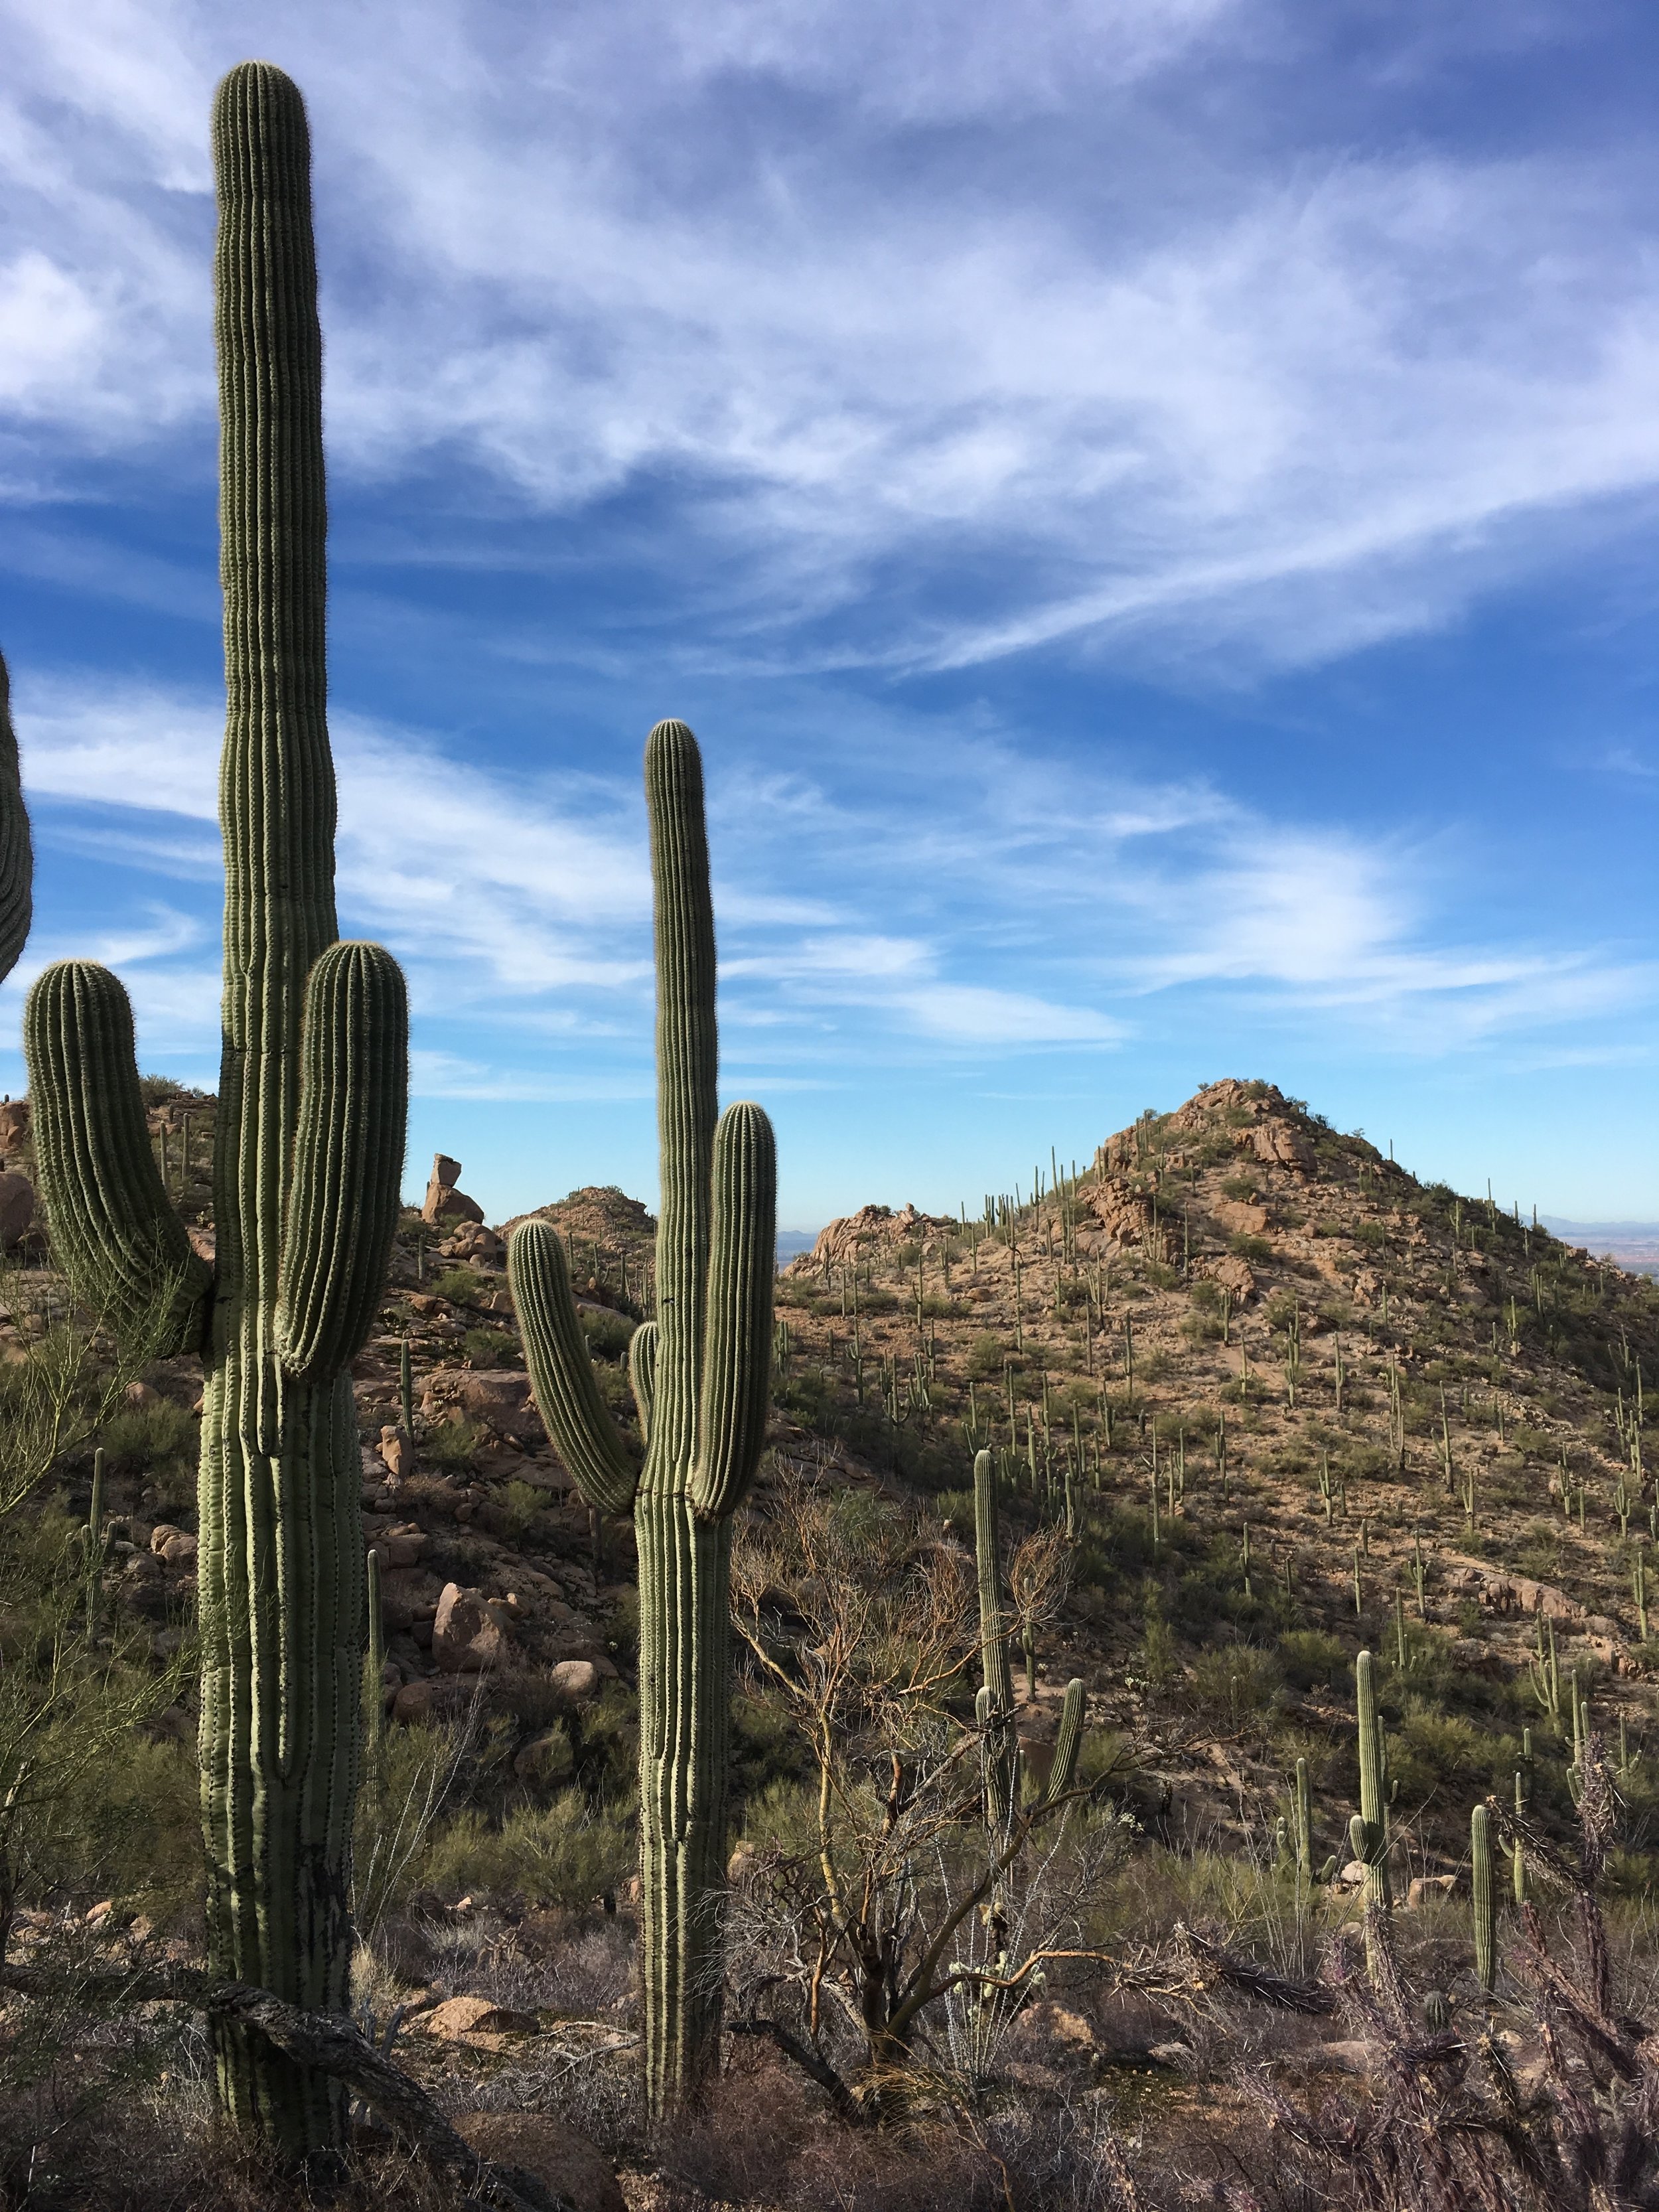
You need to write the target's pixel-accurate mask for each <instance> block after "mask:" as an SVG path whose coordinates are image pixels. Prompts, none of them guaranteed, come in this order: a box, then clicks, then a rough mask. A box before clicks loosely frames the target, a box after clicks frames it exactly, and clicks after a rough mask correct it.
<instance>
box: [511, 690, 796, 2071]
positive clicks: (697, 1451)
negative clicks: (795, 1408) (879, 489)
mask: <svg viewBox="0 0 1659 2212" xmlns="http://www.w3.org/2000/svg"><path fill="white" fill-rule="evenodd" d="M645 790H646V804H647V811H648V813H649V816H650V823H651V870H652V884H653V896H654V906H655V937H656V962H657V1124H658V1135H659V1144H660V1148H661V1172H662V1212H661V1215H660V1218H659V1226H658V1231H657V1294H658V1296H657V1303H658V1319H657V1320H656V1322H646V1323H645V1324H644V1325H643V1326H641V1328H639V1329H637V1330H636V1331H635V1335H634V1340H633V1343H632V1345H631V1346H630V1347H629V1369H630V1372H631V1375H632V1377H633V1383H634V1392H635V1399H636V1401H637V1402H638V1406H639V1411H640V1420H641V1426H642V1428H643V1430H644V1431H645V1437H646V1450H645V1465H644V1468H643V1469H642V1470H641V1471H639V1472H638V1473H636V1472H635V1468H634V1467H633V1465H632V1463H631V1462H630V1461H629V1458H628V1455H627V1454H626V1453H625V1452H624V1450H623V1447H622V1443H621V1441H620V1439H619V1438H618V1437H617V1431H616V1430H615V1428H614V1426H613V1425H612V1423H611V1417H610V1415H609V1413H607V1411H606V1409H605V1404H604V1402H603V1401H602V1400H601V1398H600V1396H599V1390H598V1389H597V1387H596V1385H595V1383H594V1379H593V1371H592V1366H591V1365H590V1364H589V1361H588V1358H587V1352H586V1342H585V1340H584V1338H583V1335H582V1332H581V1327H580V1322H579V1321H578V1318H577V1316H576V1310H575V1306H574V1301H573V1299H572V1297H571V1291H570V1283H569V1278H568V1273H567V1271H566V1267H565V1261H564V1253H563V1249H562V1247H561V1245H560V1243H559V1239H558V1236H557V1233H556V1231H555V1230H554V1229H553V1228H552V1227H551V1225H550V1224H549V1223H547V1222H545V1221H527V1222H525V1223H523V1224H521V1225H520V1227H519V1228H518V1229H517V1230H515V1231H514V1232H513V1238H512V1241H511V1243H510V1244H509V1246H508V1248H507V1271H508V1274H509V1277H510V1279H511V1282H512V1286H513V1300H514V1303H515V1305H516V1307H517V1310H518V1316H519V1322H520V1328H521V1329H522V1331H523V1334H524V1341H525V1352H526V1359H527V1361H528V1364H529V1367H530V1373H531V1378H532V1383H533V1384H534V1387H535V1392H536V1402H537V1404H538V1407H540V1409H541V1412H542V1416H543V1419H544V1420H545V1421H546V1423H547V1425H548V1429H549V1431H550V1433H551V1435H552V1437H553V1439H554V1441H555V1443H556V1444H557V1446H558V1448H559V1450H560V1451H561V1453H562V1455H563V1457H564V1459H565V1462H566V1463H567V1465H568V1467H569V1468H570V1471H571V1473H572V1474H574V1476H575V1478H576V1480H577V1482H578V1483H579V1484H580V1486H581V1490H582V1493H583V1495H584V1496H585V1497H586V1499H587V1501H588V1503H589V1504H591V1505H594V1506H597V1507H599V1509H601V1510H604V1511H605V1512H610V1513H623V1512H626V1511H627V1510H629V1507H630V1505H631V1507H632V1508H633V1512H634V1524H635V1532H636V1534H637V1538H638V1545H639V1562H640V1832H641V1872H642V1876H643V1890H644V1904H645V2001H646V2002H645V2013H646V2037H645V2045H646V2086H647V2095H648V2097H649V2099H650V2101H651V2104H652V2106H653V2109H654V2110H656V2111H658V2112H662V2111H665V2110H667V2109H669V2108H670V2107H671V2106H673V2105H675V2104H676V2103H677V2102H678V2101H679V2100H681V2099H683V2098H684V2096H685V2095H687V2094H688V2093H690V2091H692V2090H693V2089H695V2087H696V2084H697V2081H698V2079H699V2077H700V2075H702V2072H703V2070H704V2069H705V2067H706V2065H707V2063H708V2058H709V2057H710V2055H711V2052H712V2050H713V2047H714V2042H715V2039H716V2036H717V2033H718V2030H719V2026H720V1930H719V1921H718V1904H719V1895H720V1888H721V1886H722V1884H723V1882H724V1880H725V1870H726V1766H727V1745H728V1737H729V1732H730V1721H731V1684H730V1679H729V1671H730V1670H729V1666H728V1662H727V1657H726V1635H727V1614H728V1589H729V1583H730V1571H731V1542H732V1515H733V1514H734V1513H735V1512H736V1511H737V1509H738V1506H739V1505H740V1504H742V1503H743V1500H744V1496H745V1495H746V1493H747V1492H748V1490H749V1486H750V1483H751V1482H752V1481H753V1480H754V1476H755V1470H756V1468H757V1465H758V1464H759V1461H760V1455H761V1448H762V1445H763V1442H764V1438H765V1433H766V1414H767V1402H768V1396H769V1384H770V1377H771V1356H772V1283H773V1274H774V1269H775V1246H776V1215H777V1197H776V1185H777V1170H776V1158H775V1152H774V1147H773V1140H772V1129H771V1125H770V1123H769V1121H768V1120H767V1118H766V1116H765V1115H764V1114H763V1113H762V1111H761V1109H759V1107H757V1106H752V1105H735V1106H731V1107H728V1108H727V1109H726V1112H725V1113H724V1114H723V1115H720V1118H719V1121H718V1124H717V1122H716V1119H715V1103H716V1099H715V1074H716V1051H717V1044H716V1036H715V1026H714V905H713V902H712V900H711V897H710V895H709V888H708V837H707V833H706V829H705V826H704V821H703V800H702V761H701V759H700V757H699V755H698V751H697V744H696V738H694V737H693V736H692V734H691V732H690V730H689V729H687V728H686V726H685V725H684V723H683V722H659V724H658V725H657V726H656V728H655V729H654V730H653V731H652V732H651V735H650V737H649V738H648V739H647V742H646V749H645Z"/></svg>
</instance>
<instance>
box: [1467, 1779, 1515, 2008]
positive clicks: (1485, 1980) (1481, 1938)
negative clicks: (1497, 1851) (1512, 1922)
mask: <svg viewBox="0 0 1659 2212" xmlns="http://www.w3.org/2000/svg"><path fill="white" fill-rule="evenodd" d="M1517 1848H1518V1845H1517ZM1469 1906H1470V1917H1471V1919H1472V1922H1473V1924H1474V1972H1475V1978H1476V1979H1477V1981H1479V1983H1480V1990H1481V1994H1482V1995H1483V1996H1491V1995H1492V1987H1493V1984H1494V1982H1495V1981H1496V1979H1497V1975H1498V1944H1497V1934H1496V1930H1497V1905H1496V1899H1495V1893H1494V1892H1493V1888H1492V1811H1491V1808H1490V1807H1488V1806H1486V1805H1477V1806H1476V1807H1475V1808H1474V1811H1473V1812H1472V1813H1471V1814H1470V1815H1469Z"/></svg>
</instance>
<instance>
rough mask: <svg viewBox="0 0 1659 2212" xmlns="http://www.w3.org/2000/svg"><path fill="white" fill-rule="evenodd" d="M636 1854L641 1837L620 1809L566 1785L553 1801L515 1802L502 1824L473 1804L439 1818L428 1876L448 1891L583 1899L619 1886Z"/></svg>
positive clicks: (541, 1901)
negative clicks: (605, 1805) (595, 1804)
mask: <svg viewBox="0 0 1659 2212" xmlns="http://www.w3.org/2000/svg"><path fill="white" fill-rule="evenodd" d="M634 1857H635V1845H634V1840H633V1838H632V1837H631V1836H630V1835H629V1832H628V1831H627V1829H626V1828H625V1827H624V1826H623V1823H622V1821H621V1820H619V1819H618V1818H617V1815H616V1814H614V1813H612V1812H611V1811H610V1810H609V1809H608V1808H600V1809H599V1810H598V1811H595V1810H594V1809H593V1808H592V1807H590V1805H589V1804H588V1802H587V1800H586V1797H585V1796H583V1795H582V1792H581V1791H580V1790H561V1791H560V1792H559V1794H558V1796H556V1797H555V1798H554V1799H553V1801H552V1802H551V1803H550V1804H547V1805H520V1806H518V1807H515V1808H513V1810H512V1811H511V1812H509V1813H507V1814H506V1816H505V1817H504V1818H503V1819H502V1820H501V1823H500V1825H499V1826H497V1825H495V1823H493V1822H491V1821H490V1820H487V1819H486V1818H485V1816H484V1815H483V1814H482V1813H479V1812H477V1811H475V1810H473V1809H472V1808H471V1807H468V1808H465V1809H464V1810H462V1811H460V1812H459V1813H457V1814H454V1816H453V1818H452V1819H449V1820H444V1821H441V1822H440V1823H439V1824H438V1825H437V1826H436V1827H435V1829H434V1831H433V1832H432V1835H431V1837H430V1838H429V1839H428V1843H427V1845H426V1849H425V1850H424V1851H423V1852H422V1857H421V1875H422V1881H423V1882H424V1883H425V1884H426V1886H427V1887H429V1888H431V1889H434V1890H435V1891H436V1892H437V1893H438V1895H439V1896H441V1897H452V1896H453V1897H460V1896H463V1895H471V1896H477V1895H479V1894H483V1895H485V1896H489V1897H498V1898H508V1897H512V1898H522V1899H524V1901H525V1902H526V1904H527V1905H580V1904H585V1903H586V1902H587V1901H588V1899H592V1898H595V1897H598V1896H600V1895H602V1894H603V1893H605V1892H607V1891H610V1890H612V1889H614V1888H615V1887H616V1886H617V1882H618V1881H621V1880H622V1878H623V1875H625V1874H626V1873H627V1872H628V1870H629V1868H630V1867H631V1866H632V1864H633V1863H634Z"/></svg>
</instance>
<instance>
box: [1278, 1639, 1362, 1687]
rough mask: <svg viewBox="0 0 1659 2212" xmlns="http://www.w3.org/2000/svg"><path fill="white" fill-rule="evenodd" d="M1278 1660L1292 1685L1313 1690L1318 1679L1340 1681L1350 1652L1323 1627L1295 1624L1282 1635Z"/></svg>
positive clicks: (1321, 1680) (1345, 1670)
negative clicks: (1302, 1626)
mask: <svg viewBox="0 0 1659 2212" xmlns="http://www.w3.org/2000/svg"><path fill="white" fill-rule="evenodd" d="M1279 1664H1280V1666H1281V1667H1283V1668H1284V1669H1285V1680H1286V1681H1287V1682H1289V1683H1290V1684H1291V1687H1292V1688H1293V1689H1297V1690H1311V1689H1312V1688H1313V1686H1314V1685H1315V1684H1316V1682H1340V1680H1342V1679H1343V1676H1344V1675H1345V1674H1346V1672H1347V1666H1348V1655H1347V1653H1346V1650H1344V1649H1343V1647H1342V1645H1341V1644H1340V1643H1338V1641H1337V1639H1336V1638H1335V1637H1334V1636H1328V1635H1326V1633H1325V1632H1324V1631H1323V1629H1320V1628H1293V1629H1291V1630H1290V1631H1289V1632H1288V1633H1287V1634H1285V1635H1284V1636H1281V1637H1280V1638H1279Z"/></svg>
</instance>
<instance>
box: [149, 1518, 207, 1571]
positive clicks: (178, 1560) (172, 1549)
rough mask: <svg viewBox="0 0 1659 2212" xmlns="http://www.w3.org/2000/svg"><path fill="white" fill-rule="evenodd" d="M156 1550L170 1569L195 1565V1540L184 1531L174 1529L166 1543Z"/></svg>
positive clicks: (182, 1529)
mask: <svg viewBox="0 0 1659 2212" xmlns="http://www.w3.org/2000/svg"><path fill="white" fill-rule="evenodd" d="M151 1541H152V1542H154V1541H155V1540H154V1538H152V1539H151ZM157 1548H158V1549H159V1551H160V1553H161V1558H162V1559H163V1560H164V1561H165V1562H166V1564H167V1565H168V1566H170V1567H193V1566H194V1565H195V1564H196V1539H195V1537H194V1536H192V1535H191V1534H190V1533H189V1532H188V1530H186V1529H184V1528H175V1529H174V1530H173V1534H171V1535H170V1536H169V1537H168V1538H167V1541H166V1543H165V1544H162V1545H161V1546H159V1547H157Z"/></svg>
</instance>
